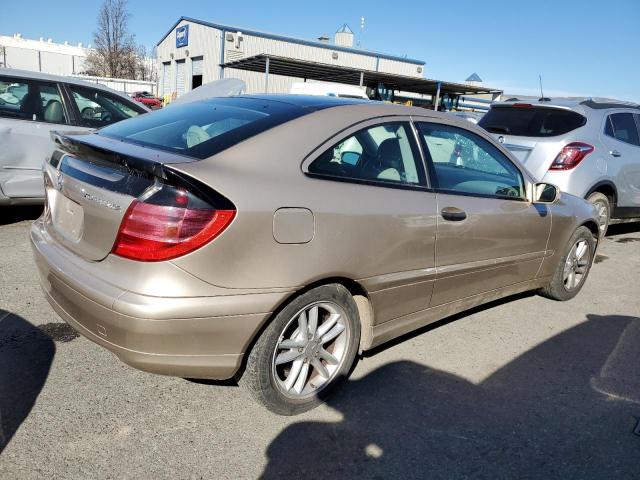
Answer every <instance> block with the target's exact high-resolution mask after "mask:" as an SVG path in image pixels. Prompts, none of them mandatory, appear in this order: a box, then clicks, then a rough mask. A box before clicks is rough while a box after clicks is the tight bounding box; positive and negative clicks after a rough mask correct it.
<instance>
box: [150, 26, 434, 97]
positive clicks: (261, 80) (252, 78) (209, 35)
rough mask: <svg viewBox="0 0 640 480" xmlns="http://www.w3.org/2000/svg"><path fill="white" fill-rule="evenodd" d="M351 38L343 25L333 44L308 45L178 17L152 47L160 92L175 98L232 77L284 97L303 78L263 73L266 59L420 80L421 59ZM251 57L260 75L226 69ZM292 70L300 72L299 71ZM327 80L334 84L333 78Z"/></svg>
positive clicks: (253, 89) (249, 87) (254, 90)
mask: <svg viewBox="0 0 640 480" xmlns="http://www.w3.org/2000/svg"><path fill="white" fill-rule="evenodd" d="M353 39H354V34H353V32H352V31H351V30H350V29H349V27H348V26H346V25H344V26H343V27H342V28H340V29H339V30H338V31H337V32H336V34H335V39H334V43H329V39H328V38H327V37H320V39H318V41H310V40H303V39H299V38H292V37H287V36H283V35H276V34H271V33H264V32H259V31H255V30H248V29H243V28H238V27H232V26H229V25H222V24H218V23H211V22H205V21H201V20H196V19H192V18H186V17H182V18H180V20H178V22H176V24H175V25H174V26H173V27H171V29H170V30H169V31H168V32H167V33H166V35H165V36H164V37H163V38H162V39H161V40H160V42H159V43H158V47H157V56H158V69H159V81H160V92H161V93H162V94H164V95H167V94H172V93H173V92H175V93H176V95H178V96H179V95H181V94H182V93H184V92H187V91H189V90H191V89H193V88H195V87H197V86H199V85H201V84H202V83H207V82H210V81H213V80H218V79H221V78H225V77H227V78H229V77H233V78H239V79H242V80H244V81H245V82H246V84H247V93H257V92H265V91H267V92H269V93H287V92H289V90H290V88H291V85H292V84H293V83H294V82H301V81H305V80H306V78H305V77H303V76H295V75H278V74H275V73H273V71H272V72H271V73H270V74H266V72H265V70H266V71H268V70H269V60H268V58H269V57H270V56H273V57H276V58H279V59H282V58H284V59H293V60H296V61H299V62H308V63H309V64H312V63H317V64H321V65H324V66H335V67H341V68H345V69H353V70H354V71H355V70H359V71H368V72H380V73H381V74H392V75H401V76H403V77H410V78H416V79H422V78H423V71H424V63H425V62H424V61H422V60H414V59H410V58H403V57H397V56H393V55H386V54H382V53H376V52H370V51H367V50H361V49H357V48H353ZM253 58H263V59H266V60H265V61H266V65H264V64H263V65H264V66H263V67H261V68H263V69H264V70H263V71H250V70H249V69H247V68H232V67H231V66H229V64H236V65H238V66H240V65H241V64H243V62H242V61H243V60H250V59H253ZM298 72H299V73H303V71H300V70H299V69H298ZM313 78H314V79H315V80H321V79H322V78H320V77H318V76H315V77H313ZM327 80H332V81H336V82H339V81H340V79H339V78H338V77H337V76H336V75H335V74H334V75H331V76H330V77H328V78H327ZM347 83H349V82H347ZM360 84H362V77H361V82H360Z"/></svg>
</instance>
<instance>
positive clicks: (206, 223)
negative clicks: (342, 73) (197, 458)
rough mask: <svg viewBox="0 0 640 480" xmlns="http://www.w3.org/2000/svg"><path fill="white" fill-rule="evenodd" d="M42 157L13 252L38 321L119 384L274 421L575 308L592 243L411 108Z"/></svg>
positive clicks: (338, 109)
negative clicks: (62, 326) (517, 303)
mask: <svg viewBox="0 0 640 480" xmlns="http://www.w3.org/2000/svg"><path fill="white" fill-rule="evenodd" d="M53 137H54V141H55V142H56V144H57V149H56V151H55V152H53V154H52V155H51V157H50V159H48V161H47V162H46V164H45V168H44V178H45V187H46V207H45V211H44V214H43V215H42V217H41V218H40V219H38V220H37V221H36V222H35V223H34V225H33V227H32V229H31V240H32V243H33V248H34V252H35V258H36V262H37V265H38V268H39V271H40V277H41V282H42V285H43V288H44V291H45V293H46V295H47V298H48V300H49V302H50V303H51V305H52V306H53V308H54V309H55V310H56V312H58V314H59V315H60V316H61V317H62V318H63V319H64V320H65V321H67V322H68V323H69V324H70V325H71V326H72V327H74V328H75V329H76V330H78V332H80V333H81V334H82V335H84V336H86V337H87V338H89V339H90V340H92V341H94V342H96V343H98V344H99V345H102V346H103V347H105V348H107V349H109V350H111V351H112V352H113V353H115V354H116V355H117V356H118V357H119V358H120V359H121V360H122V361H124V362H126V363H128V364H129V365H132V366H134V367H136V368H139V369H141V370H146V371H149V372H154V373H160V374H165V375H177V376H182V377H190V378H210V379H227V378H231V377H236V378H238V379H239V381H240V383H241V384H243V385H245V386H246V387H248V389H249V391H250V392H251V394H252V395H253V396H255V398H257V399H258V400H259V401H260V402H262V403H263V404H264V405H265V406H266V407H267V408H269V409H270V410H272V411H274V412H277V413H280V414H285V415H291V414H295V413H299V412H302V411H305V410H308V409H310V408H312V407H314V406H315V405H317V404H318V403H320V402H321V401H322V400H323V399H324V398H325V397H326V395H327V394H328V393H329V392H330V391H331V390H332V389H333V388H334V387H335V386H336V385H337V384H339V383H340V382H342V381H344V379H345V378H347V376H348V374H349V372H350V370H351V369H352V367H353V365H354V362H355V360H356V357H357V356H358V355H359V353H361V352H362V351H365V350H368V349H371V348H372V347H375V346H377V345H380V344H381V343H383V342H386V341H388V340H390V339H393V338H395V337H398V336H399V335H402V334H404V333H407V332H410V331H412V330H415V329H417V328H419V327H422V326H424V325H427V324H429V323H431V322H434V321H436V320H439V319H441V318H443V317H447V316H450V315H452V314H455V313H457V312H460V311H463V310H466V309H469V308H471V307H474V306H476V305H479V304H483V303H486V302H489V301H491V300H495V299H497V298H500V297H505V296H508V295H513V294H515V293H518V292H523V291H526V290H537V291H539V292H541V293H542V294H543V295H546V296H547V297H550V298H553V299H556V300H567V299H570V298H572V297H573V296H575V295H576V294H577V293H578V292H579V291H580V289H581V288H582V286H583V285H584V282H585V280H586V277H587V275H588V273H589V269H590V267H591V264H592V261H593V258H594V253H595V249H596V245H597V242H598V220H597V214H596V211H595V209H594V207H593V206H591V205H590V204H589V203H587V202H586V201H584V200H581V199H579V198H576V197H573V196H571V195H567V194H564V193H562V194H560V192H559V191H558V190H557V188H556V187H554V186H553V185H548V184H536V183H535V182H534V180H533V179H532V177H531V175H530V174H529V173H528V172H527V171H526V170H525V169H524V168H523V167H522V166H520V165H519V164H518V162H517V161H515V159H514V158H512V157H511V154H510V153H509V152H508V151H507V150H505V149H504V148H503V147H502V146H501V145H500V144H499V143H497V142H495V141H494V140H493V139H492V138H491V136H490V135H489V134H488V133H486V132H485V131H483V130H482V129H480V128H478V127H475V126H474V125H472V124H471V123H469V122H466V121H464V120H459V119H457V118H456V117H454V116H445V115H443V114H440V113H436V112H432V111H427V110H423V109H419V108H410V107H403V106H398V105H391V104H382V103H378V102H367V101H358V100H351V99H337V98H329V97H305V96H253V97H251V96H238V97H229V98H220V99H212V100H206V101H201V102H195V103H187V104H184V105H176V106H172V107H169V108H166V109H164V110H160V111H157V112H154V113H151V114H148V115H144V116H141V117H138V118H135V119H131V120H125V121H123V122H120V123H118V124H115V125H112V126H109V127H106V128H104V129H101V130H98V131H97V132H95V133H89V134H86V133H85V134H62V133H58V134H54V135H53Z"/></svg>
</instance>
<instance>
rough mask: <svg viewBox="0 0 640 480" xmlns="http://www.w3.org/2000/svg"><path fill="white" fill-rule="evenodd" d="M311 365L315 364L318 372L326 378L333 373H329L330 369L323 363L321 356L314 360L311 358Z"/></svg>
mask: <svg viewBox="0 0 640 480" xmlns="http://www.w3.org/2000/svg"><path fill="white" fill-rule="evenodd" d="M311 365H313V368H315V369H316V370H317V371H318V373H319V374H320V375H322V376H323V377H324V378H329V376H330V375H331V374H330V373H329V370H327V367H325V366H324V365H323V363H322V361H321V360H320V359H319V358H314V359H313V360H311Z"/></svg>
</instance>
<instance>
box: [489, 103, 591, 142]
mask: <svg viewBox="0 0 640 480" xmlns="http://www.w3.org/2000/svg"><path fill="white" fill-rule="evenodd" d="M586 123H587V119H586V118H585V117H584V116H583V115H580V114H579V113H577V112H573V111H570V110H561V109H558V108H549V107H528V106H527V107H517V106H515V107H514V106H508V107H504V106H499V107H497V106H496V107H492V108H491V109H490V110H489V111H488V112H487V114H486V115H485V116H484V117H482V119H481V120H480V122H478V125H480V126H481V127H482V128H484V129H485V130H487V131H488V132H491V133H499V134H504V135H515V136H520V137H555V136H557V135H563V134H565V133H568V132H570V131H572V130H575V129H577V128H580V127H582V126H583V125H585V124H586Z"/></svg>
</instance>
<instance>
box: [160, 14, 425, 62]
mask: <svg viewBox="0 0 640 480" xmlns="http://www.w3.org/2000/svg"><path fill="white" fill-rule="evenodd" d="M183 20H184V21H186V22H191V23H197V24H199V25H204V26H205V27H211V28H216V29H218V30H225V31H229V32H242V33H246V34H247V35H254V36H256V37H263V38H270V39H273V40H280V41H283V42H290V43H297V44H300V45H308V46H311V47H318V48H325V49H331V50H336V51H340V52H350V53H357V54H360V55H366V56H369V57H377V58H384V59H388V60H397V61H400V62H406V63H412V64H415V65H424V64H425V63H426V62H425V61H424V60H416V59H413V58H404V57H400V56H397V55H388V54H386V53H379V52H373V51H370V50H361V49H359V48H352V47H343V46H340V45H333V44H330V43H322V42H318V41H315V40H305V39H302V38H296V37H288V36H285V35H279V34H276V33H268V32H261V31H259V30H252V29H247V28H242V27H235V26H233V25H224V24H221V23H213V22H207V21H204V20H198V19H197V18H191V17H180V18H179V19H178V21H177V22H176V23H174V24H173V26H172V27H171V28H170V29H169V31H167V33H165V34H164V35H163V36H162V38H161V39H160V40H159V41H158V43H157V45H160V43H162V42H163V41H164V39H165V38H167V37H168V36H169V35H170V34H171V33H172V32H173V31H174V30H175V28H176V27H177V26H178V24H179V23H180V22H182V21H183ZM345 25H346V24H345ZM347 28H348V27H347Z"/></svg>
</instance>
